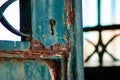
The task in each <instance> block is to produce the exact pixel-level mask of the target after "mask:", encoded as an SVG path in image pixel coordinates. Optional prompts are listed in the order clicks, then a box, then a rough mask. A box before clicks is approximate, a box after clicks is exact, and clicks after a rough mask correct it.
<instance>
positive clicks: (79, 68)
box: [0, 0, 84, 80]
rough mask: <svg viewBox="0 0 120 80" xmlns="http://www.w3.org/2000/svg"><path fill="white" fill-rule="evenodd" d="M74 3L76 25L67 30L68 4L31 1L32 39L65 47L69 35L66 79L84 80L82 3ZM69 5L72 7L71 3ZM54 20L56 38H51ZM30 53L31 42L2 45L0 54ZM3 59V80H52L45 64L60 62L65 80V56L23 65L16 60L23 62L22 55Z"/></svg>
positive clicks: (79, 0)
mask: <svg viewBox="0 0 120 80" xmlns="http://www.w3.org/2000/svg"><path fill="white" fill-rule="evenodd" d="M69 2H70V0H69ZM73 2H74V3H73V4H74V9H75V23H74V24H73V25H72V26H71V27H69V29H68V24H67V23H66V18H67V17H66V8H65V5H66V0H31V4H30V5H31V22H32V23H31V25H32V37H33V39H36V40H38V41H40V42H42V43H43V44H44V45H45V46H46V47H49V46H51V45H53V44H55V43H60V44H66V43H67V40H66V38H65V36H66V35H67V34H68V35H69V37H70V48H71V52H70V55H69V60H68V65H67V67H68V68H67V78H68V80H84V72H83V71H84V70H83V49H82V48H83V42H82V40H83V38H82V0H73ZM68 4H69V5H71V3H68ZM51 19H54V20H55V21H56V24H55V25H54V27H53V29H54V35H52V34H51V27H50V20H51ZM5 45H6V46H5ZM28 49H29V42H10V41H0V50H23V51H25V50H28ZM58 55H59V54H58ZM0 57H1V61H0V64H1V65H0V80H51V78H52V76H51V74H50V70H49V66H48V65H47V64H46V63H45V62H44V60H59V61H60V62H61V68H62V69H61V70H62V76H61V80H65V75H64V74H65V67H64V66H65V60H64V57H63V56H62V57H60V56H57V55H56V56H48V57H45V58H42V57H41V58H40V59H36V60H25V61H22V62H20V61H17V60H16V59H17V58H19V59H20V58H23V56H22V55H16V56H14V57H12V54H9V55H3V56H2V55H1V56H0ZM2 58H4V59H2ZM15 58H16V59H15Z"/></svg>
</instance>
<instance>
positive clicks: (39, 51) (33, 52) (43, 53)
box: [0, 35, 70, 80]
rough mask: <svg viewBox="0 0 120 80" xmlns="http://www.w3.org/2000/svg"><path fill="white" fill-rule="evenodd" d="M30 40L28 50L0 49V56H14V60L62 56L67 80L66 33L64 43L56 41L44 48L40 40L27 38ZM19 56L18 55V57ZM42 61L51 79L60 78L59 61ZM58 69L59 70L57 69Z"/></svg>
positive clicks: (67, 48) (67, 51)
mask: <svg viewBox="0 0 120 80" xmlns="http://www.w3.org/2000/svg"><path fill="white" fill-rule="evenodd" d="M28 40H29V41H30V47H29V50H25V51H19V50H18V51H17V50H16V51H0V57H1V59H4V57H6V56H7V57H8V58H15V59H16V60H18V61H20V62H23V61H25V60H29V59H30V60H31V59H32V60H36V59H40V58H42V59H44V58H45V57H49V56H53V57H54V56H56V55H57V56H60V57H61V58H63V57H64V59H65V66H64V67H65V76H66V77H65V78H66V79H65V80H67V63H68V58H69V52H70V39H69V36H68V35H66V40H67V43H66V44H59V43H56V44H54V45H51V46H50V47H49V48H46V47H45V46H44V44H43V43H42V42H39V41H37V40H35V39H28ZM18 56H19V57H18ZM44 62H45V63H46V64H47V66H48V68H49V71H50V74H51V77H52V80H61V75H62V73H61V70H62V69H61V62H58V61H57V60H48V59H47V60H44ZM58 69H59V70H58Z"/></svg>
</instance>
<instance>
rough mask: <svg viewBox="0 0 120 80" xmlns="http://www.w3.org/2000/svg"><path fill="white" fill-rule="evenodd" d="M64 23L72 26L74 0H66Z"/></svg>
mask: <svg viewBox="0 0 120 80" xmlns="http://www.w3.org/2000/svg"><path fill="white" fill-rule="evenodd" d="M65 9H66V23H67V25H68V26H69V27H70V26H73V25H74V21H75V10H74V0H66V5H65Z"/></svg>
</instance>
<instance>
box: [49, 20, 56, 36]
mask: <svg viewBox="0 0 120 80" xmlns="http://www.w3.org/2000/svg"><path fill="white" fill-rule="evenodd" d="M55 24H56V21H55V20H54V19H51V20H50V27H51V34H52V35H54V28H53V27H54V26H55Z"/></svg>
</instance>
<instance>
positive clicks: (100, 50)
mask: <svg viewBox="0 0 120 80" xmlns="http://www.w3.org/2000/svg"><path fill="white" fill-rule="evenodd" d="M97 5H98V6H97V10H98V11H97V13H98V14H97V15H98V16H97V19H98V20H97V21H98V24H97V25H96V26H93V27H85V28H83V31H84V33H87V32H93V31H96V32H98V41H97V44H95V43H94V41H91V40H89V39H85V40H86V41H87V42H88V43H90V44H91V45H92V46H93V47H94V50H93V52H91V54H90V55H89V56H88V57H87V58H86V59H85V62H88V61H89V60H90V58H91V57H92V56H93V55H94V54H95V53H97V54H98V58H99V59H98V62H99V66H102V64H103V56H104V54H108V55H109V56H110V57H111V58H112V59H113V60H114V61H117V60H118V59H116V58H115V57H114V56H113V55H112V54H111V53H110V51H108V50H107V47H108V46H109V45H110V43H111V42H112V41H113V40H114V39H116V38H117V37H118V36H120V33H118V34H115V35H114V36H113V37H111V38H110V39H109V40H108V41H107V42H106V43H104V42H103V39H102V37H103V35H104V34H102V33H103V31H107V30H112V31H113V30H118V29H120V25H104V26H103V25H101V13H102V12H101V0H98V2H97ZM93 38H94V39H96V38H95V37H93Z"/></svg>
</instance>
